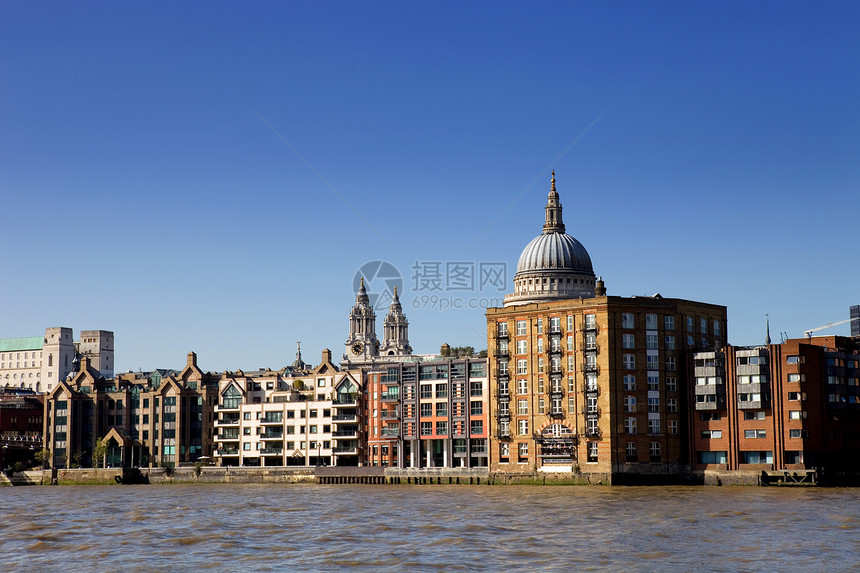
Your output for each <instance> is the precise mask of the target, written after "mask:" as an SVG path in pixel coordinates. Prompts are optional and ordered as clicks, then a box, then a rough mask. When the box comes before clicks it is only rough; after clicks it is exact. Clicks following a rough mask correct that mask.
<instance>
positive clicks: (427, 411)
mask: <svg viewBox="0 0 860 573" xmlns="http://www.w3.org/2000/svg"><path fill="white" fill-rule="evenodd" d="M432 415H433V404H430V403H424V404H421V417H422V418H428V417H430V416H432Z"/></svg>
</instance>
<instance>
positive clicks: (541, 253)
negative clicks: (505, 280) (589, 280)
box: [517, 233, 594, 275]
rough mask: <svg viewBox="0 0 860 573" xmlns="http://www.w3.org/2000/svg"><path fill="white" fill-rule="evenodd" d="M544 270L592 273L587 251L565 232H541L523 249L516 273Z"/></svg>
mask: <svg viewBox="0 0 860 573" xmlns="http://www.w3.org/2000/svg"><path fill="white" fill-rule="evenodd" d="M544 270H550V271H559V270H563V271H573V272H577V273H587V274H591V275H593V274H594V269H593V268H592V266H591V257H589V256H588V251H586V250H585V247H583V246H582V243H580V242H579V241H577V240H576V239H574V238H573V237H571V236H570V235H568V234H567V233H543V234H541V235H538V236H537V237H535V238H534V239H532V240H531V242H529V244H528V245H526V248H525V249H523V252H522V254H521V255H520V260H519V261H518V262H517V274H519V273H525V272H540V271H544Z"/></svg>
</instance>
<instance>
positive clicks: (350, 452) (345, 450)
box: [332, 444, 358, 456]
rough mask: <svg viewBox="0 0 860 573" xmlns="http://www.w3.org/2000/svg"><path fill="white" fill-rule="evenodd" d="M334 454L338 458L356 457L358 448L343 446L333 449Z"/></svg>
mask: <svg viewBox="0 0 860 573" xmlns="http://www.w3.org/2000/svg"><path fill="white" fill-rule="evenodd" d="M332 452H333V453H334V455H336V456H354V455H356V454H357V453H358V446H356V445H355V444H353V445H341V446H337V447H336V448H333V449H332Z"/></svg>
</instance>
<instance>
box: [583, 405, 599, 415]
mask: <svg viewBox="0 0 860 573" xmlns="http://www.w3.org/2000/svg"><path fill="white" fill-rule="evenodd" d="M582 415H583V416H585V417H586V418H598V417H600V406H585V407H583V408H582Z"/></svg>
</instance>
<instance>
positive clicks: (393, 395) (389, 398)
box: [379, 392, 400, 402]
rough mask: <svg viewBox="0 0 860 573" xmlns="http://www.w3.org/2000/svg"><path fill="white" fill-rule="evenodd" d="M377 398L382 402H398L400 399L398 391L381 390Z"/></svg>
mask: <svg viewBox="0 0 860 573" xmlns="http://www.w3.org/2000/svg"><path fill="white" fill-rule="evenodd" d="M379 398H380V399H381V400H382V401H383V402H398V401H399V400H400V392H383V393H382V394H380V396H379Z"/></svg>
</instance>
